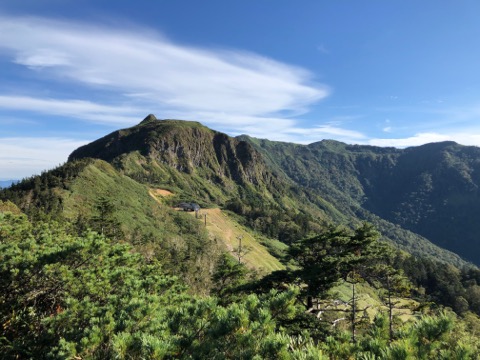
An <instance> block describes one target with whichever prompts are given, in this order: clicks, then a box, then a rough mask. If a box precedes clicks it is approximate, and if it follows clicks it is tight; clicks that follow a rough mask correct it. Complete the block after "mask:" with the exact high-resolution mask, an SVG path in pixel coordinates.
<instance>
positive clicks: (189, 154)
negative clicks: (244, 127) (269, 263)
mask: <svg viewBox="0 0 480 360" xmlns="http://www.w3.org/2000/svg"><path fill="white" fill-rule="evenodd" d="M87 158H94V159H100V160H102V161H100V162H99V161H96V162H94V163H91V162H87V163H88V164H89V165H88V168H89V169H90V170H89V172H90V173H91V174H90V175H89V179H90V178H91V180H88V181H84V182H83V183H82V187H83V190H82V191H83V193H82V191H80V192H79V191H78V190H75V185H72V184H75V181H76V180H73V179H74V178H76V177H79V176H80V177H81V176H85V175H82V172H83V173H84V170H82V167H85V166H87V165H85V164H87V163H86V162H85V161H86V159H87ZM82 161H83V162H82ZM104 162H106V163H108V164H105V163H104ZM75 164H83V165H75ZM102 164H104V165H102ZM72 168H75V171H73V170H72ZM72 171H73V172H72ZM67 173H68V174H67ZM92 174H97V175H95V176H93V175H92ZM115 174H116V175H115ZM107 175H108V176H109V177H111V180H109V181H111V182H112V184H113V183H115V184H119V183H123V182H125V180H112V179H114V178H117V177H118V179H120V178H121V177H127V178H129V181H130V182H131V181H134V182H135V183H137V184H143V185H147V187H148V188H162V189H169V190H170V191H171V192H172V193H174V194H175V196H174V197H172V199H171V201H172V203H173V202H175V201H177V202H178V201H194V202H197V203H199V204H200V205H201V206H202V207H205V206H220V207H223V208H225V209H228V210H231V211H233V212H235V213H237V215H239V216H240V217H242V218H243V219H244V220H243V221H244V223H245V224H246V225H247V226H249V227H251V228H252V229H254V230H256V231H259V232H262V233H263V234H264V235H266V236H268V237H272V238H277V239H279V240H281V241H283V242H285V243H287V244H288V243H289V242H290V241H292V240H294V239H295V238H299V237H302V236H307V235H308V234H309V233H312V232H315V230H316V229H318V228H319V227H321V226H323V224H326V223H330V222H334V223H343V224H346V225H348V226H354V225H356V224H358V223H359V222H361V221H365V220H366V221H369V222H372V223H374V224H375V225H376V226H377V227H378V228H379V230H380V231H381V233H382V234H383V236H384V238H385V239H387V240H389V241H391V242H393V243H395V244H397V246H399V247H400V248H402V249H404V250H406V251H409V252H410V253H413V254H419V255H423V256H428V257H432V258H435V259H437V260H440V261H444V262H449V263H452V264H455V265H462V264H465V261H464V260H462V259H461V258H463V259H466V260H468V261H471V262H474V263H476V264H477V265H478V264H480V260H479V259H480V222H479V221H478V216H479V215H480V192H479V186H480V149H479V148H477V147H471V146H462V145H458V144H456V143H453V142H443V143H435V144H427V145H424V146H419V147H412V148H407V149H403V150H401V149H395V148H380V147H372V146H359V145H347V144H344V143H341V142H337V141H331V140H324V141H320V142H317V143H313V144H310V145H298V144H292V143H284V142H274V141H269V140H263V139H255V138H251V137H248V136H239V137H236V138H233V137H229V136H227V135H225V134H223V133H220V132H217V131H214V130H211V129H209V128H207V127H205V126H203V125H201V124H200V123H197V122H188V121H180V120H157V119H156V118H155V117H154V116H153V115H150V116H148V117H147V118H145V119H144V120H143V121H142V122H141V123H140V124H138V125H137V126H134V127H131V128H128V129H122V130H118V131H115V132H113V133H111V134H109V135H107V136H105V137H103V138H101V139H99V140H97V141H94V142H92V143H90V144H88V145H85V146H82V147H81V148H79V149H77V150H75V151H74V152H73V153H72V154H71V156H70V157H69V162H68V163H67V165H66V166H64V167H60V168H58V169H55V170H52V171H51V172H50V175H49V173H47V174H44V175H42V176H43V178H40V177H39V178H38V180H35V179H30V180H28V181H26V182H23V183H20V184H18V185H16V186H14V187H12V188H11V189H9V190H8V191H5V190H4V191H3V193H0V198H3V199H14V200H15V202H16V203H17V204H19V205H20V206H21V207H22V208H23V209H27V210H28V208H29V207H32V206H33V205H34V204H36V208H38V207H41V206H42V204H43V203H44V201H47V200H42V199H49V200H48V201H53V200H52V199H53V198H55V197H59V200H58V201H57V202H58V204H57V205H55V206H54V207H52V206H50V205H49V206H50V208H54V209H57V210H56V211H58V212H59V213H63V214H64V215H65V216H69V217H75V216H77V215H75V214H78V212H79V211H80V210H79V209H80V207H79V206H80V205H79V204H81V203H82V201H83V200H82V199H83V198H84V197H85V196H87V195H85V194H84V193H85V191H86V190H85V186H91V187H95V186H97V187H99V188H100V187H103V188H105V189H106V190H105V191H107V190H108V186H112V185H106V184H104V183H102V181H104V179H106V176H107ZM49 176H50V177H52V179H53V178H55V179H54V180H48V177H49ZM68 179H69V180H68ZM122 179H123V178H122ZM105 181H106V180H105ZM130 182H128V181H127V182H125V186H127V185H128V186H130V187H131V186H133V185H131V183H130ZM87 184H90V185H87ZM129 184H130V185H129ZM115 186H116V185H115ZM135 186H136V185H135ZM52 187H53V188H55V189H57V190H54V189H51V190H49V191H48V192H45V191H44V190H42V189H46V188H52ZM34 189H38V191H37V192H35V191H33V190H34ZM115 189H116V193H115V194H114V195H115V196H116V197H118V199H122V198H130V197H131V196H130V195H128V196H127V195H125V194H122V191H125V192H127V191H129V190H128V189H124V190H122V188H121V187H115ZM32 191H33V193H32ZM42 191H43V192H42ZM88 191H90V190H88ZM88 191H87V192H88ZM136 191H139V190H136ZM95 193H96V194H97V193H99V191H95ZM32 194H43V195H38V196H37V198H35V196H33V195H32ZM97 195H99V194H97ZM22 199H23V200H22ZM35 199H37V200H35ZM36 201H37V202H36ZM119 202H120V200H119ZM125 206H127V205H125ZM82 211H85V209H84V208H82ZM138 211H140V210H138ZM132 216H133V215H132ZM135 216H137V217H139V218H143V216H144V215H142V216H140V215H138V214H137V215H135ZM135 216H134V217H135ZM127 231H128V230H127ZM444 249H447V250H444ZM448 250H449V251H448ZM456 254H459V255H460V257H459V256H457V255H456Z"/></svg>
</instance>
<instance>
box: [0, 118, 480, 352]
mask: <svg viewBox="0 0 480 360" xmlns="http://www.w3.org/2000/svg"><path fill="white" fill-rule="evenodd" d="M478 155H479V154H477V148H473V147H463V146H460V145H457V144H454V143H441V144H430V145H425V146H424V147H419V148H411V149H406V150H397V149H382V148H374V147H366V146H349V145H345V144H342V143H338V142H333V141H322V142H320V143H316V144H311V145H308V146H302V145H295V144H288V143H277V142H270V141H268V140H258V139H253V138H249V137H245V136H242V137H238V138H231V137H228V136H227V135H225V134H222V133H219V132H216V131H213V130H210V129H208V128H206V127H204V126H202V125H201V124H199V123H192V122H185V121H178V120H165V121H159V120H156V119H155V117H154V116H153V115H150V116H148V117H147V118H146V119H144V120H143V121H142V122H141V123H140V124H139V125H137V126H134V127H132V128H129V129H123V130H119V131H117V132H114V133H112V134H110V135H107V136H105V137H104V138H102V139H99V140H97V141H95V142H93V143H91V144H89V145H86V146H84V147H82V148H80V149H78V150H76V151H74V152H73V153H72V155H71V156H70V158H69V161H68V162H67V163H66V164H64V165H62V166H60V167H58V168H56V169H54V170H51V171H48V172H44V173H42V174H41V175H40V176H35V177H32V178H29V179H24V180H23V181H21V182H20V183H18V184H15V185H13V186H12V187H11V188H8V189H3V190H1V191H0V272H1V274H0V286H1V289H0V323H1V329H2V330H1V331H2V333H1V335H0V353H1V354H3V356H4V358H6V359H41V358H55V359H108V358H120V359H136V358H147V359H177V358H178V359H191V358H195V359H205V358H213V359H254V358H257V359H264V358H265V359H269V358H271V359H476V358H479V357H480V342H479V341H478V340H477V337H478V331H479V330H480V320H479V317H478V316H479V314H480V270H479V269H478V268H477V267H476V266H475V265H473V264H471V263H468V262H467V261H465V260H464V259H462V258H461V257H460V256H458V255H456V254H455V253H453V252H450V251H447V250H444V249H442V248H441V247H440V246H438V245H442V246H447V247H449V248H450V250H457V249H453V247H454V246H453V245H452V244H455V243H456V244H457V245H459V246H461V240H462V239H463V238H462V239H460V237H461V236H463V235H465V234H467V233H468V237H467V238H468V239H469V240H471V239H474V238H475V235H476V234H478V232H477V233H475V231H476V226H477V224H473V220H472V219H473V215H470V214H469V211H474V210H475V206H477V202H476V201H475V199H476V196H477V193H476V191H477V190H476V189H477V187H476V185H477V184H478V180H479V179H478V175H477V166H478V161H479V159H480V157H478ZM182 201H186V202H196V203H198V204H200V205H201V207H202V210H200V214H188V213H186V212H183V211H178V210H175V209H173V208H172V206H174V205H175V204H178V203H180V202H182ZM202 211H203V212H202ZM195 215H196V216H195ZM207 215H208V217H207ZM214 215H215V216H217V217H215V216H214ZM437 216H438V217H437ZM207 220H208V222H207ZM215 222H217V223H215ZM220 222H222V224H220ZM460 224H463V225H464V228H462V229H461V230H458V231H457V232H456V233H455V236H456V237H453V236H454V235H453V234H454V231H453V230H452V229H455V227H456V226H459V225H460ZM430 225H432V226H440V225H442V227H441V229H436V230H432V229H430V228H429V226H430ZM221 226H222V227H221ZM218 229H221V230H220V231H219V230H218ZM440 230H441V231H440ZM449 231H450V232H449ZM470 232H471V233H470ZM449 234H452V235H451V236H450V235H449ZM440 235H441V236H440ZM465 236H467V235H465ZM477 238H478V237H477ZM242 240H243V242H242ZM429 240H431V241H432V242H434V243H436V245H434V244H433V243H432V242H430V241H429ZM472 241H473V240H472ZM472 241H470V245H469V246H470V247H469V248H467V249H469V251H470V254H472V252H474V251H477V250H478V246H475V241H473V243H472ZM262 251H263V252H262ZM266 251H268V252H269V253H270V254H271V255H269V256H270V257H271V256H272V255H273V257H272V259H275V261H276V264H275V266H273V267H272V266H271V264H270V263H269V266H267V263H266V262H265V261H266V256H265V255H259V254H265V253H264V252H266ZM458 252H460V251H458ZM471 260H474V259H471Z"/></svg>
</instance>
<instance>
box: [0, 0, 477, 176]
mask: <svg viewBox="0 0 480 360" xmlns="http://www.w3.org/2000/svg"><path fill="white" fill-rule="evenodd" d="M479 16H480V2H479V1H477V0H472V1H470V0H459V1H447V0H445V1H438V0H422V1H412V0H388V1H387V0H371V1H370V0H365V1H358V0H349V1H347V0H337V1H327V0H325V1H324V0H299V1H291V0H288V1H287V0H242V1H240V0H202V1H197V0H188V1H187V0H175V1H172V0H157V1H153V0H136V1H135V2H134V1H126V0H117V1H107V0H77V1H69V0H22V1H18V0H2V2H1V3H0V179H8V178H14V179H17V178H22V177H26V176H30V175H32V174H37V173H39V172H40V171H42V170H44V169H49V168H52V167H54V166H56V165H58V164H60V163H63V162H64V161H66V159H67V157H68V155H69V153H70V152H71V151H73V150H74V149H75V148H77V147H78V146H80V145H82V144H85V143H87V142H90V141H92V140H95V139H97V138H99V137H101V136H104V135H106V134H107V133H109V132H111V131H113V130H116V129H119V128H125V127H129V126H133V125H135V124H137V123H138V122H140V121H141V120H142V119H143V118H144V117H145V116H146V115H148V114H149V113H153V114H155V115H156V116H157V118H159V119H164V118H175V119H186V120H196V121H200V122H202V123H203V124H205V125H207V126H209V127H211V128H213V129H215V130H219V131H223V132H226V133H228V134H230V135H239V134H249V135H251V136H255V137H260V138H268V139H271V140H280V141H291V142H298V143H311V142H315V141H320V140H322V139H336V140H339V141H344V142H347V143H355V144H367V145H379V146H395V147H407V146H415V145H421V144H424V143H428V142H435V141H443V140H454V141H457V142H458V143H461V144H465V145H477V146H479V145H480V122H479V121H478V120H479V119H480V71H478V66H479V64H480V43H479V39H480V22H479V21H478V18H479Z"/></svg>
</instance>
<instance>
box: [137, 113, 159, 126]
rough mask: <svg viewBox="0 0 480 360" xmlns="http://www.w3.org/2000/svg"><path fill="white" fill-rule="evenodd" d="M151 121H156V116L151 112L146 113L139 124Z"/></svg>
mask: <svg viewBox="0 0 480 360" xmlns="http://www.w3.org/2000/svg"><path fill="white" fill-rule="evenodd" d="M152 121H157V118H156V117H155V115H153V114H149V115H147V117H146V118H145V119H143V120H142V121H141V122H140V124H139V125H143V124H147V123H150V122H152Z"/></svg>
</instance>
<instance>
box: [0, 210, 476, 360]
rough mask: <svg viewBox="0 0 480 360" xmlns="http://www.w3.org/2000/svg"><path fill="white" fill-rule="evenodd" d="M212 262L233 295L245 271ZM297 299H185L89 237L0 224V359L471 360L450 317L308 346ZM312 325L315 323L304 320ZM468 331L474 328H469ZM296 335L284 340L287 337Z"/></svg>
mask: <svg viewBox="0 0 480 360" xmlns="http://www.w3.org/2000/svg"><path fill="white" fill-rule="evenodd" d="M222 259H223V260H220V261H219V263H218V265H217V267H218V268H217V272H216V273H215V274H216V275H214V277H215V279H214V282H215V284H216V285H217V289H218V293H219V294H221V295H225V294H231V293H232V289H233V288H234V287H235V286H237V285H238V284H241V283H242V281H244V280H242V278H243V279H244V277H243V276H244V270H243V269H241V268H239V267H238V266H236V265H237V264H238V263H235V262H234V261H233V262H232V261H229V259H228V256H225V257H223V258H222ZM299 296H300V291H299V290H298V288H294V287H286V288H284V289H282V290H270V291H268V292H266V293H265V294H263V295H254V294H243V295H242V294H237V295H236V296H230V298H229V299H228V301H223V300H224V299H221V300H220V299H219V298H217V297H215V296H210V297H198V296H192V295H189V294H188V293H187V292H186V288H185V287H184V286H183V285H181V283H180V282H179V280H178V279H176V278H175V277H172V276H167V275H165V274H164V272H163V270H162V268H161V267H160V265H159V264H158V263H157V261H156V260H150V261H146V259H145V258H144V257H143V256H142V255H140V254H139V253H137V252H135V251H134V249H133V248H132V247H131V246H130V245H127V244H122V243H119V242H112V241H111V240H108V239H107V238H105V237H103V236H101V235H99V234H97V233H87V234H86V235H85V236H72V235H68V234H67V233H66V232H65V231H64V230H63V229H62V227H61V226H59V225H58V224H56V223H46V224H37V225H36V226H32V225H31V224H30V222H29V221H28V220H27V219H26V217H25V216H24V215H18V214H13V213H11V212H0V326H1V327H0V329H1V334H0V354H2V358H4V359H207V358H208V359H475V358H478V356H479V345H478V341H477V340H476V338H475V337H474V336H472V335H470V334H469V333H468V332H467V330H466V325H465V324H464V323H463V322H459V321H458V320H457V319H456V318H455V317H454V315H453V314H440V315H438V316H426V317H423V318H421V319H419V320H418V321H415V322H411V323H408V324H405V325H404V326H402V327H401V328H398V329H397V330H396V333H395V337H394V339H390V338H389V332H388V326H386V323H387V322H386V320H385V317H382V316H379V317H377V319H376V320H375V321H374V322H373V323H371V324H369V326H368V327H367V328H366V329H365V331H364V332H363V333H362V334H361V336H359V338H358V341H357V342H356V343H352V342H351V341H350V337H349V335H348V333H346V335H345V334H344V333H343V332H341V331H340V332H339V331H333V330H332V331H331V332H330V334H329V336H327V337H325V338H324V339H320V338H318V337H317V338H314V337H312V336H311V335H310V332H309V329H308V328H307V327H303V328H302V327H298V324H303V323H302V322H301V321H295V320H296V319H297V320H298V319H299V318H300V319H303V318H305V316H309V315H306V314H305V309H304V307H303V306H299V305H298V302H297V299H298V297H299ZM309 319H312V321H315V318H314V317H309ZM473 323H475V320H472V324H473ZM294 326H297V328H295V329H294V330H295V331H293V329H292V327H294Z"/></svg>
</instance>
